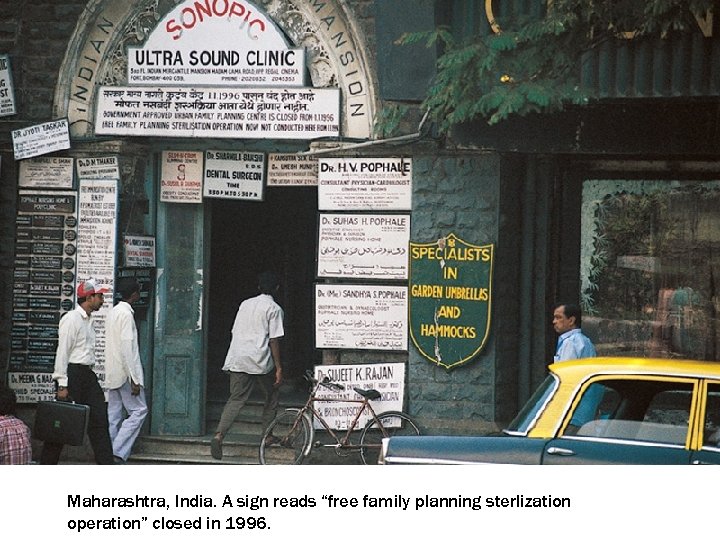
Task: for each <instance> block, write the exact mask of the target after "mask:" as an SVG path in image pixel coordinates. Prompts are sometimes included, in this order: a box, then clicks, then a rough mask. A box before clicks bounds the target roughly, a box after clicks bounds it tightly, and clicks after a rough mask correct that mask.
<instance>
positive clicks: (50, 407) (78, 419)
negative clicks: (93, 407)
mask: <svg viewBox="0 0 720 540" xmlns="http://www.w3.org/2000/svg"><path fill="white" fill-rule="evenodd" d="M89 417H90V407H89V406H88V405H82V404H80V403H71V402H69V401H40V402H39V403H38V407H37V411H36V413H35V428H34V430H33V436H34V437H35V438H36V439H40V440H41V441H45V442H52V443H59V444H69V445H71V446H82V444H83V438H84V437H85V431H86V430H87V424H88V418H89Z"/></svg>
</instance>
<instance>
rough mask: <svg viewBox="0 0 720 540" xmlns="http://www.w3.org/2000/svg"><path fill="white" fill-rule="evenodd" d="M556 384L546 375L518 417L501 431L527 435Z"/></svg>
mask: <svg viewBox="0 0 720 540" xmlns="http://www.w3.org/2000/svg"><path fill="white" fill-rule="evenodd" d="M557 383H558V380H557V378H556V377H554V376H553V375H548V376H547V378H546V379H545V380H544V381H543V383H542V384H541V385H540V386H538V388H537V390H535V392H534V393H533V395H532V396H531V397H530V399H529V400H528V401H527V403H525V406H524V407H523V408H522V409H521V410H520V412H519V413H518V415H517V416H516V417H515V420H513V421H512V422H510V425H509V426H508V427H507V428H506V429H505V430H503V431H505V433H510V434H516V433H522V434H525V433H527V432H528V430H529V429H530V428H531V427H532V425H533V424H534V423H535V420H536V419H537V417H538V415H539V414H540V411H541V410H542V409H543V407H545V404H546V403H547V402H548V400H549V399H550V397H551V396H552V395H553V394H554V393H555V389H556V388H557Z"/></svg>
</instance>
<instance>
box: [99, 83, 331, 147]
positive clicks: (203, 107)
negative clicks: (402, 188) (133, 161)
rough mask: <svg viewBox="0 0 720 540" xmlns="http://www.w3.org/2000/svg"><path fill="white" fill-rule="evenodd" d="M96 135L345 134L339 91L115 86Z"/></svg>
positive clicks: (106, 90)
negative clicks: (341, 124)
mask: <svg viewBox="0 0 720 540" xmlns="http://www.w3.org/2000/svg"><path fill="white" fill-rule="evenodd" d="M95 133H96V134H98V135H137V136H143V137H210V138H216V139H220V138H231V139H318V138H321V137H337V136H339V134H340V93H339V90H338V89H337V88H223V87H206V88H187V87H175V88H172V87H170V88H168V87H163V88H157V87H146V86H143V87H140V86H137V87H111V86H103V87H101V88H100V90H99V91H98V100H97V115H96V119H95Z"/></svg>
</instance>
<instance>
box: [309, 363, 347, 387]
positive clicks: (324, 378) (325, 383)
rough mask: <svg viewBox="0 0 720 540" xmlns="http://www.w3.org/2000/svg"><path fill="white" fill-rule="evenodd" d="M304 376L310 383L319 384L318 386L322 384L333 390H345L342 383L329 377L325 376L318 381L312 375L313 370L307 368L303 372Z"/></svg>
mask: <svg viewBox="0 0 720 540" xmlns="http://www.w3.org/2000/svg"><path fill="white" fill-rule="evenodd" d="M305 378H306V379H307V380H308V381H310V382H311V383H312V384H319V385H320V386H324V387H325V388H328V389H330V390H332V391H334V392H342V391H343V390H345V387H344V386H343V385H342V384H338V383H334V382H331V381H330V379H329V378H327V377H323V380H322V381H318V380H317V379H316V378H315V377H314V376H313V372H312V371H311V370H309V369H308V370H307V371H306V372H305Z"/></svg>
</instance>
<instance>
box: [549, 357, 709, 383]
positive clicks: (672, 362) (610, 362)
mask: <svg viewBox="0 0 720 540" xmlns="http://www.w3.org/2000/svg"><path fill="white" fill-rule="evenodd" d="M549 369H550V371H552V372H553V373H556V374H557V375H558V376H559V377H560V379H561V380H567V379H578V380H582V379H584V378H586V377H587V376H589V375H592V374H598V373H613V374H623V373H628V374H629V373H635V374H643V375H679V376H688V377H713V378H715V377H717V378H720V362H709V361H704V360H689V359H688V360H685V359H669V358H627V357H607V356H601V357H597V358H585V359H582V360H567V361H565V362H557V363H555V364H552V365H550V366H549Z"/></svg>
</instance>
